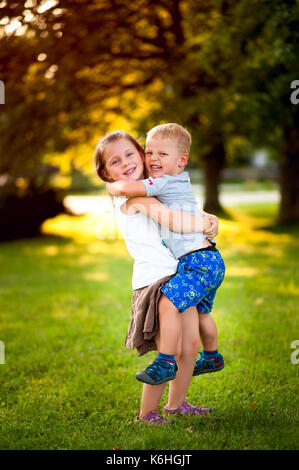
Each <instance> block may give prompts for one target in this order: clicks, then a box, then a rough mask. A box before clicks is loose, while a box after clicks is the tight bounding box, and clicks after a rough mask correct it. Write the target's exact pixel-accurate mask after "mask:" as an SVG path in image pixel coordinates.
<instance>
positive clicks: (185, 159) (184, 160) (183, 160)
mask: <svg viewBox="0 0 299 470" xmlns="http://www.w3.org/2000/svg"><path fill="white" fill-rule="evenodd" d="M188 160H189V155H188V153H182V154H181V160H180V163H179V167H180V168H181V167H183V166H186V165H187V163H188Z"/></svg>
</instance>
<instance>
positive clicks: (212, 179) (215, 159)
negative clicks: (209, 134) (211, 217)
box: [204, 142, 225, 214]
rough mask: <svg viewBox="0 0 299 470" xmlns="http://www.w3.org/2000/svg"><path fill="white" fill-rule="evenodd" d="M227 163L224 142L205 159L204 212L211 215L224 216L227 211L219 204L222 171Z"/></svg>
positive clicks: (216, 146)
mask: <svg viewBox="0 0 299 470" xmlns="http://www.w3.org/2000/svg"><path fill="white" fill-rule="evenodd" d="M224 163H225V149H224V145H223V142H219V143H218V144H216V145H215V146H214V147H213V148H212V150H211V152H210V153H208V154H207V155H206V156H205V157H204V175H205V203H204V211H206V212H209V213H210V214H223V213H224V212H225V211H224V209H223V207H222V206H221V204H220V202H219V184H220V181H221V171H222V168H223V167H224Z"/></svg>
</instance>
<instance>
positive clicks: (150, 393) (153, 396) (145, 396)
mask: <svg viewBox="0 0 299 470" xmlns="http://www.w3.org/2000/svg"><path fill="white" fill-rule="evenodd" d="M181 339H182V338H181V337H180V338H179V344H181ZM155 340H156V344H157V349H158V351H159V350H160V334H159V333H158V334H157V336H156V338H155ZM165 354H166V353H165ZM166 385H167V382H164V383H162V384H160V385H148V384H144V385H143V388H142V396H141V406H140V415H139V417H140V418H142V417H143V416H146V415H147V414H148V413H149V412H150V411H158V408H159V404H160V401H161V397H162V394H163V392H164V389H165V387H166Z"/></svg>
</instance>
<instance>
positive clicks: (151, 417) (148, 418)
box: [136, 411, 169, 424]
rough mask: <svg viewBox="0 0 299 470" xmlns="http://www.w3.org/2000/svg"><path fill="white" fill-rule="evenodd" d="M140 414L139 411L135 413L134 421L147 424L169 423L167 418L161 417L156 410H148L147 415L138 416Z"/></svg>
mask: <svg viewBox="0 0 299 470" xmlns="http://www.w3.org/2000/svg"><path fill="white" fill-rule="evenodd" d="M139 416H140V411H138V413H137V418H136V421H137V422H138V423H140V422H143V421H144V422H146V423H149V424H166V423H169V419H166V418H163V416H160V415H159V414H158V413H157V412H156V411H150V412H149V413H147V415H145V416H143V417H142V418H139Z"/></svg>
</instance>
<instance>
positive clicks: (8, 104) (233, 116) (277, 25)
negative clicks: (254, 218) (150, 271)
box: [0, 0, 299, 240]
mask: <svg viewBox="0 0 299 470" xmlns="http://www.w3.org/2000/svg"><path fill="white" fill-rule="evenodd" d="M298 10H299V8H298V2H297V1H295V0H293V1H292V0H289V1H286V0H281V1H279V0H278V1H274V0H273V1H260V0H257V1H255V0H252V1H250V2H248V1H246V0H244V1H243V0H239V1H238V2H235V1H229V0H227V1H226V0H217V1H216V0H215V1H213V0H212V1H200V0H199V1H188V0H180V1H178V0H164V1H163V0H162V1H156V0H146V1H145V0H136V1H134V2H128V1H124V0H93V1H88V2H86V1H81V0H45V1H38V0H26V1H6V0H2V1H1V2H0V17H1V19H0V80H2V82H3V83H4V86H5V104H2V105H1V107H0V149H1V154H0V224H1V232H0V238H1V239H2V240H7V239H14V238H19V237H27V236H34V235H36V234H38V233H39V232H40V230H41V226H42V223H43V222H44V221H45V220H46V219H48V218H52V217H55V216H56V215H57V214H59V213H63V212H64V211H65V210H67V211H72V212H73V213H82V211H83V212H84V211H87V212H92V211H94V210H97V209H96V208H99V204H101V200H100V199H97V200H95V199H93V198H90V199H86V198H85V199H84V198H83V196H84V195H89V196H93V195H100V194H104V186H103V184H102V183H101V182H100V181H99V180H98V179H97V177H96V175H95V171H94V165H93V150H94V147H95V145H96V143H97V141H98V139H99V138H100V137H101V136H102V135H104V134H105V133H106V132H108V131H111V130H115V129H118V128H122V129H125V130H126V131H128V132H131V133H132V134H133V135H134V136H135V137H137V138H138V139H140V141H141V142H144V138H145V135H146V132H147V131H148V130H149V129H150V128H151V127H152V126H154V125H156V124H159V123H163V122H178V123H180V124H182V125H183V126H186V127H187V128H188V130H189V131H190V133H191V134H192V138H193V145H192V152H191V161H190V165H189V170H190V174H191V179H192V182H193V183H194V185H195V186H194V189H195V191H196V192H197V196H198V198H199V201H200V203H201V204H202V205H203V207H204V208H205V210H206V211H208V212H211V213H215V214H219V215H227V214H228V211H227V208H228V207H229V206H230V205H233V204H234V201H237V202H240V201H244V202H248V201H257V202H258V201H260V202H265V201H273V202H278V208H277V214H276V221H277V222H279V223H286V222H287V223H288V222H294V221H295V222H296V221H298V219H299V200H298V184H299V183H298V182H299V178H298V175H299V172H298V169H299V158H298V155H299V105H298V104H296V103H297V102H298V101H299V99H298V98H297V95H298V93H297V92H296V83H294V81H296V79H299V61H298V49H296V47H297V46H298V36H299V11H298ZM292 83H293V85H291V84H292ZM297 85H299V83H298V84H297ZM292 94H293V95H292ZM291 95H292V96H293V98H292V99H291ZM72 195H76V196H77V198H73V197H68V198H67V199H66V196H72ZM79 195H80V196H81V199H79V198H78V196H79ZM84 208H85V209H84Z"/></svg>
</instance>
